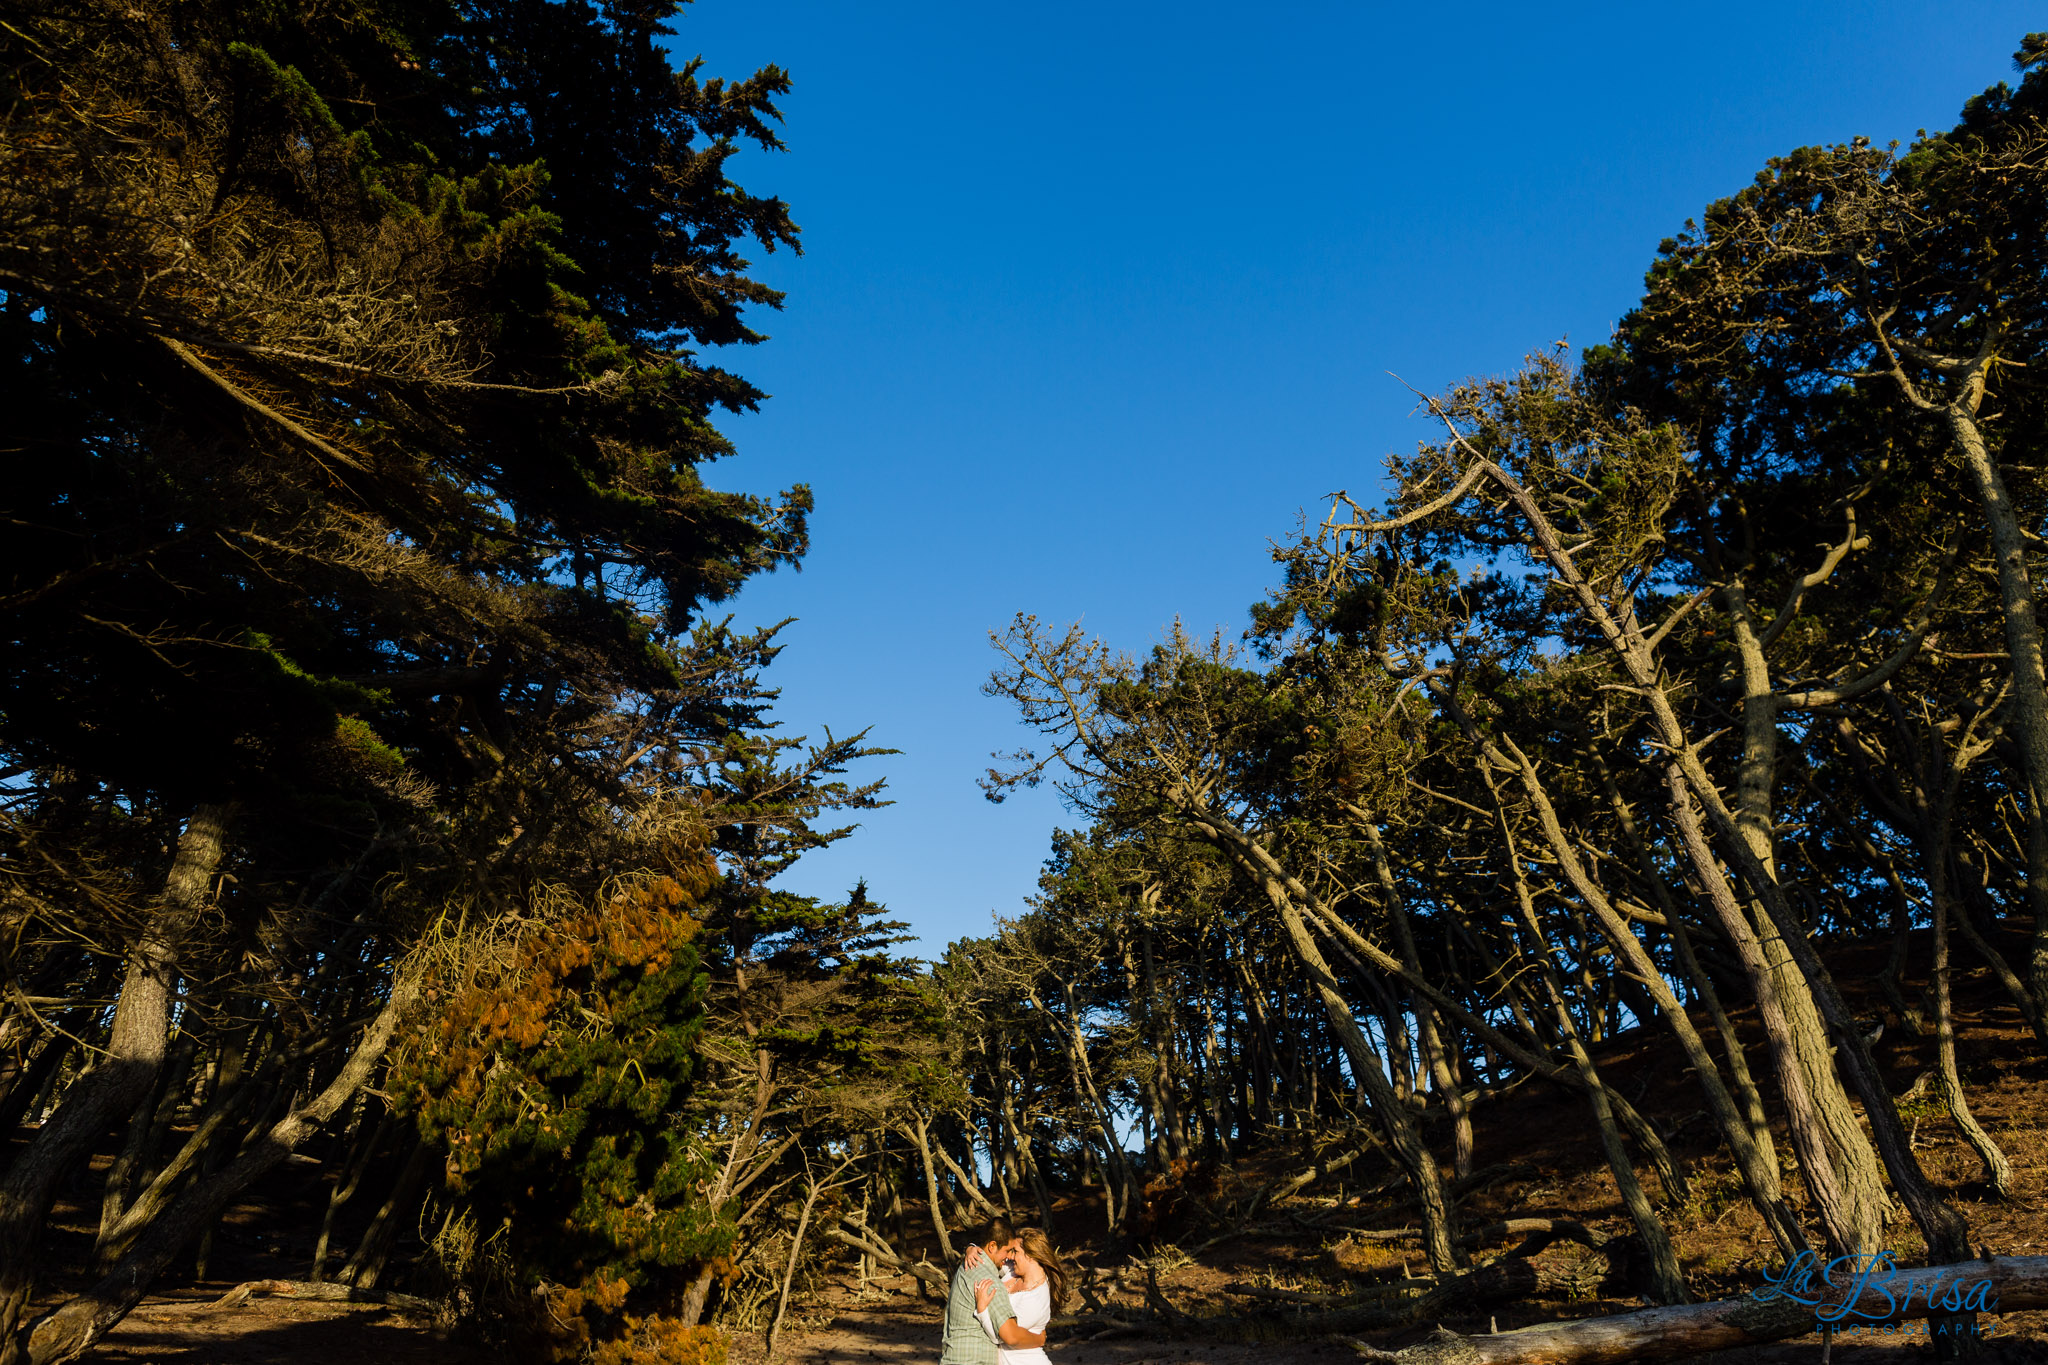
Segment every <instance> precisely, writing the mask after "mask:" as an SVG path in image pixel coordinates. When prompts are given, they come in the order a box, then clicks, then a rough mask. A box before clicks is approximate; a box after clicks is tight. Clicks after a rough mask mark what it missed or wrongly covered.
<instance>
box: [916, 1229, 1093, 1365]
mask: <svg viewBox="0 0 2048 1365" xmlns="http://www.w3.org/2000/svg"><path fill="white" fill-rule="evenodd" d="M1006 1272H1007V1273H1006ZM1066 1294H1067V1271H1066V1267H1064V1266H1062V1265H1061V1264H1060V1260H1059V1256H1058V1254H1057V1253H1055V1252H1054V1251H1053V1249H1052V1243H1051V1242H1049V1241H1047V1240H1046V1236H1045V1234H1044V1233H1043V1232H1041V1231H1039V1230H1038V1229H1037V1228H1024V1229H1022V1230H1019V1229H1016V1228H1013V1227H1011V1226H1010V1224H1009V1223H1008V1222H1007V1221H1006V1220H1004V1219H1001V1218H998V1219H996V1220H995V1221H994V1222H993V1223H991V1224H989V1229H988V1240H987V1241H985V1242H981V1243H977V1244H976V1245H974V1246H971V1247H969V1248H967V1256H966V1259H965V1260H963V1261H962V1262H961V1263H960V1268H959V1269H958V1270H955V1271H954V1272H953V1285H952V1290H951V1292H950V1293H948V1294H947V1296H946V1327H945V1335H944V1336H943V1337H942V1338H941V1339H940V1344H941V1349H940V1353H939V1365H1050V1361H1049V1359H1048V1357H1047V1356H1046V1354H1045V1327H1046V1324H1047V1323H1048V1322H1050V1321H1052V1315H1053V1310H1054V1309H1055V1308H1057V1307H1058V1306H1059V1304H1060V1302H1061V1301H1062V1300H1063V1299H1065V1298H1066Z"/></svg>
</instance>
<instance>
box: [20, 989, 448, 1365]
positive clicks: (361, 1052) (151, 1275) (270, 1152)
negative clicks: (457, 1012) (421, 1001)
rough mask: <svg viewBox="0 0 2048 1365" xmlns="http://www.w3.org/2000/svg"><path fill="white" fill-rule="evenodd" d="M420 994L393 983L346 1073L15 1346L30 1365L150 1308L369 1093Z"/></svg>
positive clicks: (72, 1353) (57, 1358) (73, 1352)
mask: <svg viewBox="0 0 2048 1365" xmlns="http://www.w3.org/2000/svg"><path fill="white" fill-rule="evenodd" d="M417 993H418V987H417V983H416V982H414V981H397V982H393V983H392V991H391V999H390V1000H388V1001H387V1002H385V1005H384V1008H383V1009H382V1010H380V1011H378V1014H377V1017H376V1018H375V1019H374V1020H372V1021H371V1022H370V1026H369V1027H368V1028H366V1029H365V1030H364V1031H363V1037H362V1040H361V1041H360V1042H358V1043H357V1044H356V1049H355V1051H354V1053H352V1054H351V1055H350V1057H349V1059H348V1061H347V1062H346V1063H345V1064H343V1066H342V1068H341V1070H340V1072H338V1073H337V1074H336V1075H335V1077H334V1079H333V1080H331V1081H329V1082H328V1083H327V1085H326V1087H325V1088H324V1089H322V1090H321V1091H320V1093H319V1094H317V1095H315V1096H314V1097H313V1098H312V1099H311V1100H310V1101H308V1102H307V1103H306V1104H304V1105H303V1106H301V1107H299V1108H296V1109H293V1110H291V1111H290V1112H289V1113H287V1114H286V1115H285V1116H284V1117H283V1118H282V1119H280V1120H278V1121H277V1123H276V1124H274V1125H272V1127H271V1128H270V1130H269V1131H268V1132H267V1133H265V1134H263V1136H262V1137H260V1138H258V1139H256V1140H255V1141H253V1142H251V1143H249V1144H248V1145H247V1146H245V1147H244V1148H243V1149H242V1151H241V1153H240V1154H239V1155H237V1156H236V1157H235V1159H234V1160H233V1161H231V1162H229V1163H228V1164H227V1166H226V1167H225V1168H224V1169H222V1170H220V1171H219V1172H217V1173H215V1174H214V1175H212V1176H209V1177H207V1178H205V1179H202V1180H199V1181H197V1182H195V1183H194V1184H192V1185H190V1186H188V1187H187V1188H186V1190H185V1192H184V1193H183V1194H181V1195H179V1196H178V1197H177V1199H175V1200H173V1201H172V1202H171V1204H170V1206H169V1207H168V1208H166V1209H165V1210H164V1211H163V1213H162V1214H161V1215H159V1216H158V1217H157V1218H156V1219H155V1220H154V1221H153V1222H152V1223H151V1224H150V1225H149V1227H148V1228H147V1229H145V1230H144V1231H143V1233H142V1235H141V1236H140V1237H138V1238H137V1239H136V1240H135V1243H134V1245H133V1246H131V1247H130V1248H129V1250H128V1252H127V1253H126V1254H125V1255H123V1256H122V1257H121V1259H120V1260H119V1261H117V1262H115V1264H114V1268H113V1269H112V1270H110V1271H108V1272H107V1274H106V1276H105V1277H104V1278H103V1279H101V1280H100V1281H99V1283H97V1284H95V1285H93V1286H92V1287H91V1288H90V1289H87V1290H86V1291H85V1292H84V1293H82V1294H79V1295H78V1296H77V1297H76V1298H73V1299H71V1300H70V1301H68V1302H66V1303H65V1304H64V1305H63V1306H62V1307H60V1308H58V1309H57V1310H56V1311H55V1312H53V1313H51V1314H50V1315H49V1316H47V1317H45V1318H44V1319H42V1321H40V1322H38V1323H37V1324H36V1325H35V1326H34V1327H33V1328H32V1329H31V1330H30V1331H29V1332H28V1333H27V1334H26V1341H25V1342H22V1341H21V1338H20V1337H18V1336H17V1337H15V1338H12V1339H11V1344H15V1345H16V1346H17V1349H20V1348H21V1347H22V1346H25V1348H26V1349H25V1350H23V1351H22V1353H21V1358H22V1359H24V1360H26V1362H27V1365H61V1362H64V1361H70V1360H76V1359H77V1358H78V1357H79V1356H81V1355H83V1354H84V1353H85V1352H86V1351H88V1350H90V1349H91V1348H92V1346H93V1345H94V1344H95V1343H97V1342H98V1341H99V1340H100V1338H102V1337H104V1336H105V1335H106V1334H107V1333H108V1332H109V1331H111V1330H112V1329H113V1327H114V1325H115V1324H116V1323H118V1322H120V1321H121V1319H122V1318H124V1317H126V1316H127V1315H128V1312H129V1310H130V1309H132V1308H134V1307H135V1305H136V1304H138V1303H140V1302H142V1296H143V1295H144V1294H147V1293H148V1292H149V1287H150V1286H151V1285H152V1284H154V1283H155V1282H156V1277H157V1276H158V1275H161V1274H162V1273H163V1272H164V1269H165V1268H166V1267H167V1266H169V1265H170V1263H171V1262H172V1261H173V1260H174V1259H175V1258H176V1257H177V1255H178V1253H179V1252H181V1251H183V1250H184V1248H185V1247H186V1246H187V1245H188V1244H189V1243H190V1242H191V1241H192V1239H193V1238H194V1237H196V1236H198V1235H199V1233H200V1231H201V1230H202V1229H204V1228H208V1227H211V1226H212V1225H213V1223H214V1221H215V1220H217V1219H218V1218H219V1217H220V1215H221V1212H222V1211H223V1210H224V1209H226V1208H227V1207H228V1205H229V1204H231V1203H233V1202H234V1200H235V1199H236V1198H238V1197H239V1196H240V1195H241V1194H242V1192H243V1191H244V1190H246V1189H248V1188H249V1186H250V1185H252V1184H254V1183H255V1182H256V1181H257V1180H259V1179H261V1178H262V1177H263V1176H264V1175H266V1174H267V1173H269V1172H270V1171H271V1170H272V1169H274V1168H275V1167H276V1166H278V1165H279V1164H280V1163H281V1162H283V1160H284V1159H285V1158H286V1157H288V1156H290V1155H291V1154H292V1152H293V1151H295V1150H297V1148H298V1146H299V1144H300V1143H302V1142H304V1141H305V1140H306V1139H307V1138H309V1137H311V1136H312V1135H313V1134H314V1133H315V1132H317V1131H318V1130H319V1128H320V1126H321V1125H322V1124H324V1123H326V1122H327V1120H328V1119H330V1118H332V1117H334V1114H335V1112H336V1111H337V1110H339V1109H340V1108H341V1107H342V1105H344V1104H346V1103H348V1101H349V1100H351V1099H352V1098H354V1097H355V1094H356V1092H357V1091H358V1090H360V1089H362V1087H363V1086H365V1085H367V1084H368V1083H369V1080H370V1076H371V1074H372V1073H373V1072H374V1071H375V1070H376V1067H377V1064H378V1063H379V1062H380V1061H381V1060H382V1059H383V1056H384V1050H385V1048H387V1047H388V1046H390V1043H391V1035H392V1034H393V1033H394V1032H395V1031H396V1030H397V1028H398V1023H399V1020H400V1018H401V1017H402V1016H403V1015H404V1014H405V1012H406V1010H407V1009H408V1008H409V1007H410V1006H411V1004H412V1001H413V999H414V997H415V996H416V995H417Z"/></svg>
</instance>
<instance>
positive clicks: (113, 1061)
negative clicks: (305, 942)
mask: <svg viewBox="0 0 2048 1365" xmlns="http://www.w3.org/2000/svg"><path fill="white" fill-rule="evenodd" d="M230 818H231V811H230V808H229V807H227V806H223V805H203V806H200V807H198V808H197V809H196V810H194V811H193V812H192V817H191V819H190V820H188V821H187V822H186V825H185V832H184V833H183V834H182V835H181V836H180V837H179V839H178V850H177V853H176V855H175V856H174V857H173V859H172V861H171V870H170V875H169V876H168V877H167V878H166V879H165V884H164V894H163V899H162V901H161V902H160V904H159V906H158V909H157V911H156V913H155V915H154V916H153V918H152V920H151V922H150V924H149V925H148V927H147V928H146V929H145V930H144V931H143V933H142V935H141V937H140V938H139V939H138V940H137V941H136V942H135V944H134V945H133V946H132V947H131V948H130V949H129V952H128V961H127V970H126V975H125V977H124V979H123V981H122V983H121V997H120V1001H119V1003H118V1004H117V1005H116V1006H115V1007H114V1023H113V1029H112V1032H111V1035H110V1036H109V1038H108V1040H107V1049H106V1054H105V1055H104V1056H103V1057H102V1058H101V1059H100V1060H99V1062H98V1063H97V1064H96V1065H95V1066H93V1068H92V1069H91V1070H90V1071H88V1072H87V1073H86V1074H85V1075H83V1076H81V1077H80V1078H79V1079H78V1080H77V1081H76V1082H75V1083H74V1084H73V1085H72V1087H71V1089H70V1091H69V1092H67V1093H66V1094H65V1096H64V1099H63V1101H62V1102H61V1103H60V1104H59V1105H58V1106H57V1112H56V1113H55V1114H53V1115H51V1117H50V1120H49V1122H47V1123H45V1124H43V1125H42V1127H41V1128H40V1129H39V1130H37V1133H36V1136H35V1139H34V1141H32V1142H31V1143H30V1144H29V1145H28V1147H27V1149H26V1150H24V1151H23V1152H22V1153H21V1154H20V1155H19V1156H17V1157H16V1158H15V1159H14V1162H13V1164H12V1165H11V1166H9V1168H8V1171H7V1178H6V1180H5V1181H4V1182H0V1365H16V1362H17V1361H18V1360H19V1358H20V1357H19V1353H18V1347H17V1346H16V1345H15V1341H16V1336H17V1332H18V1329H19V1327H20V1324H21V1318H22V1314H23V1312H24V1311H25V1310H26V1308H27V1306H28V1300H29V1295H30V1294H31V1293H33V1292H34V1287H35V1275H36V1268H37V1266H38V1264H39V1263H40V1262H41V1260H42V1240H43V1223H44V1220H45V1219H47V1218H48V1217H49V1213H50V1205H51V1203H52V1201H53V1200H54V1199H55V1198H56V1193H57V1186H58V1182H60V1181H61V1180H63V1179H64V1177H65V1176H66V1175H68V1174H69V1173H70V1171H71V1169H72V1167H73V1166H74V1165H76V1164H77V1162H79V1161H80V1160H81V1159H83V1158H84V1157H85V1155H86V1154H87V1153H88V1152H89V1151H91V1149H92V1145H93V1144H94V1143H95V1142H97V1141H98V1140H99V1139H100V1137H101V1135H102V1134H104V1133H105V1132H106V1130H107V1126H108V1125H109V1124H111V1123H113V1122H114V1121H115V1120H116V1119H118V1118H119V1117H120V1116H121V1115H123V1114H125V1113H128V1112H129V1111H130V1110H132V1109H134V1108H135V1106H136V1105H137V1104H138V1103H139V1102H140V1101H141V1100H142V1099H143V1098H144V1097H146V1096H147V1095H148V1094H149V1093H150V1091H151V1090H152V1089H153V1088H154V1087H155V1085H156V1078H157V1073H158V1070H159V1068H160V1067H161V1066H162V1065H163V1059H164V1049H165V1046H166V1044H167V1042H168V1040H169V1035H170V1017H171V996H172V994H173V992H174V991H175V990H176V987H177V974H178V968H177V963H178V948H179V940H180V939H181V938H182V937H183V936H184V933H185V931H186V928H187V927H188V926H189V925H190V923H191V921H192V919H193V917H194V916H196V915H197V914H198V913H199V909H200V907H201V906H202V905H203V904H204V903H205V901H206V897H207V890H208V887H209V885H210V884H211V882H212V880H213V873H214V869H215V868H217V867H219V866H220V861H221V857H222V854H223V852H224V851H225V849H226V844H227V828H228V822H229V819H230Z"/></svg>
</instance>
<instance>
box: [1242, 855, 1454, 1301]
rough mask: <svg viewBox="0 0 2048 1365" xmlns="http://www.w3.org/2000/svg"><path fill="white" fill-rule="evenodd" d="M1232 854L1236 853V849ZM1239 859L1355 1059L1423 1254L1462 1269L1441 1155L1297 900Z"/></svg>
mask: <svg viewBox="0 0 2048 1365" xmlns="http://www.w3.org/2000/svg"><path fill="white" fill-rule="evenodd" d="M1232 851H1233V852H1236V850H1235V849H1233V850H1232ZM1238 856H1239V861H1240V862H1242V863H1243V864H1244V865H1245V867H1246V870H1247V871H1249V872H1251V873H1252V874H1253V875H1254V876H1255V877H1258V879H1259V880H1260V882H1261V883H1262V884H1263V885H1264V887H1265V889H1266V895H1267V898H1268V899H1269V900H1270V901H1271V902H1272V904H1273V908H1274V910H1275V911H1276V912H1278V914H1279V916H1280V926H1281V928H1282V929H1283V930H1285V931H1286V934H1287V940H1288V944H1289V946H1290V947H1291V948H1292V949H1293V950H1294V956H1295V959H1296V960H1297V961H1298V962H1299V963H1300V964H1301V966H1302V968H1303V969H1304V970H1305V971H1306V972H1307V973H1308V977H1309V982H1310V984H1311V985H1312V986H1313V987H1314V989H1315V993H1316V996H1317V998H1318V999H1319V1000H1321V1002H1322V1006H1323V1012H1324V1014H1325V1016H1326V1017H1327V1018H1328V1020H1329V1023H1330V1028H1331V1030H1332V1031H1333V1032H1334V1033H1335V1034H1336V1035H1337V1041H1338V1043H1339V1044H1340V1045H1341V1046H1342V1047H1343V1049H1344V1051H1345V1053H1346V1055H1347V1056H1348V1057H1349V1059H1350V1062H1351V1071H1352V1075H1353V1077H1354V1078H1355V1079H1356V1081H1357V1082H1358V1083H1359V1084H1360V1085H1361V1086H1363V1087H1364V1089H1365V1094H1366V1099H1367V1101H1368V1102H1369V1103H1370V1105H1371V1108H1372V1111H1373V1115H1374V1117H1376V1118H1378V1119H1379V1121H1380V1126H1381V1127H1382V1128H1384V1129H1385V1130H1386V1134H1387V1141H1388V1142H1389V1143H1390V1144H1391V1145H1392V1147H1393V1149H1394V1155H1395V1158H1396V1159H1397V1160H1398V1161H1399V1162H1400V1163H1401V1168H1402V1170H1404V1171H1405V1172H1406V1173H1407V1175H1408V1180H1409V1183H1410V1184H1411V1185H1413V1186H1414V1189H1415V1198H1416V1202H1417V1203H1418V1204H1419V1205H1420V1206H1421V1210H1422V1227H1423V1252H1424V1254H1426V1255H1427V1256H1428V1257H1429V1264H1430V1267H1431V1268H1432V1269H1434V1270H1436V1271H1438V1272H1439V1273H1448V1272H1449V1271H1451V1270H1454V1269H1456V1267H1457V1264H1458V1258H1457V1251H1456V1250H1455V1248H1456V1243H1457V1236H1456V1233H1455V1231H1454V1230H1453V1228H1452V1212H1451V1205H1450V1200H1449V1199H1448V1198H1447V1197H1446V1196H1445V1194H1444V1188H1443V1176H1442V1173H1441V1172H1439V1171H1438V1170H1437V1165H1436V1156H1435V1155H1434V1154H1433V1153H1432V1152H1431V1151H1430V1150H1429V1147H1428V1145H1427V1144H1426V1143H1424V1142H1423V1140H1422V1135H1421V1134H1420V1133H1419V1132H1417V1131H1416V1129H1415V1124H1414V1121H1413V1120H1412V1119H1411V1118H1410V1117H1409V1115H1408V1110H1407V1108H1406V1106H1404V1105H1403V1104H1402V1103H1401V1102H1400V1099H1399V1097H1398V1096H1396V1095H1395V1093H1394V1085H1393V1082H1392V1081H1390V1080H1389V1079H1388V1078H1387V1072H1386V1069H1385V1068H1384V1067H1383V1066H1382V1064H1381V1062H1380V1058H1379V1056H1378V1054H1377V1053H1375V1052H1374V1051H1373V1047H1372V1044H1371V1042H1370V1041H1368V1040H1367V1038H1366V1036H1365V1030H1363V1029H1361V1028H1360V1027H1359V1026H1358V1020H1357V1019H1356V1018H1355V1017H1354V1016H1353V1015H1352V1013H1351V1006H1350V1004H1349V1003H1348V1002H1347V1001H1346V1000H1345V999H1344V996H1343V993H1342V992H1341V991H1339V990H1338V989H1337V978H1336V976H1335V975H1334V974H1333V973H1332V972H1331V971H1330V965H1329V963H1328V962H1327V961H1326V960H1325V959H1324V957H1323V954H1322V951H1321V950H1320V949H1318V948H1317V947H1316V943H1315V939H1314V938H1313V937H1311V936H1310V934H1309V931H1308V926H1307V925H1306V924H1304V923H1303V922H1302V918H1301V911H1300V909H1299V908H1298V907H1297V906H1296V905H1295V904H1294V897H1293V895H1292V894H1291V893H1290V892H1289V890H1288V889H1287V887H1286V886H1285V885H1283V884H1282V883H1281V882H1280V881H1279V879H1278V878H1276V877H1274V876H1272V875H1271V874H1270V873H1267V872H1266V871H1265V869H1263V868H1262V867H1260V866H1259V865H1258V864H1257V863H1254V862H1251V861H1249V860H1246V859H1244V858H1243V855H1242V854H1239V855H1238Z"/></svg>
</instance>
